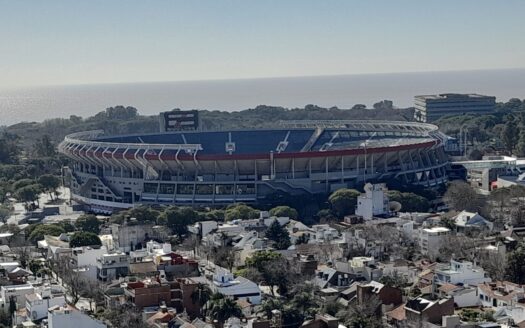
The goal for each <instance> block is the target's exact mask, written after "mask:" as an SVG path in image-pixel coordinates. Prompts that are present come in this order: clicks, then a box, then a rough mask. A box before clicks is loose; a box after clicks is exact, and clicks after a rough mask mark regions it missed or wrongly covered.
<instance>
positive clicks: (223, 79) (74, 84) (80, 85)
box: [0, 67, 525, 90]
mask: <svg viewBox="0 0 525 328" xmlns="http://www.w3.org/2000/svg"><path fill="white" fill-rule="evenodd" d="M512 70H525V67H512V68H479V69H461V70H458V69H450V70H428V71H427V70H423V71H395V72H371V73H341V74H319V75H291V76H260V77H239V78H210V79H187V80H155V81H153V80H151V81H127V82H93V83H72V84H41V85H15V86H2V85H0V89H3V90H13V89H33V88H45V87H50V88H52V87H86V86H101V85H127V84H128V85H129V84H157V83H187V82H226V81H243V80H245V81H253V80H277V79H302V78H323V77H344V76H371V75H399V74H423V73H436V74H440V73H455V72H456V73H460V72H484V71H512Z"/></svg>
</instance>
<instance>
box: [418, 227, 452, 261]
mask: <svg viewBox="0 0 525 328" xmlns="http://www.w3.org/2000/svg"><path fill="white" fill-rule="evenodd" d="M449 234H450V229H448V228H445V227H433V228H425V229H421V230H420V235H419V246H420V247H421V254H423V255H426V256H429V257H431V258H434V257H436V256H438V255H439V249H440V248H441V246H442V245H443V242H444V240H445V238H446V237H447V236H449Z"/></svg>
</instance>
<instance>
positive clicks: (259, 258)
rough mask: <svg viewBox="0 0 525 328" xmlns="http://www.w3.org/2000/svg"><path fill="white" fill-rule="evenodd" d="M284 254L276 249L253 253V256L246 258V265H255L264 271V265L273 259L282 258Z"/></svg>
mask: <svg viewBox="0 0 525 328" xmlns="http://www.w3.org/2000/svg"><path fill="white" fill-rule="evenodd" d="M281 258H282V255H281V254H279V253H277V252H275V251H260V252H255V253H253V255H252V256H250V257H248V258H247V259H246V266H248V267H254V268H256V269H257V270H258V271H260V272H262V271H263V270H264V267H265V266H266V265H267V264H268V263H269V262H271V261H274V260H277V259H281Z"/></svg>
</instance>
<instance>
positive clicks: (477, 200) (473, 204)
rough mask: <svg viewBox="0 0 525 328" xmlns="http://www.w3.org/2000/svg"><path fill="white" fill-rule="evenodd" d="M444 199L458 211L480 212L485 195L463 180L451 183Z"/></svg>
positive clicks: (451, 207)
mask: <svg viewBox="0 0 525 328" xmlns="http://www.w3.org/2000/svg"><path fill="white" fill-rule="evenodd" d="M443 201H444V202H445V203H446V204H447V205H448V206H449V208H450V209H453V210H456V211H463V210H466V211H470V212H479V211H480V210H481V209H482V207H483V197H482V196H481V195H480V194H478V193H477V192H476V190H474V188H472V186H470V185H469V184H467V183H466V182H463V181H452V182H451V183H449V184H448V188H447V191H446V192H445V195H444V196H443Z"/></svg>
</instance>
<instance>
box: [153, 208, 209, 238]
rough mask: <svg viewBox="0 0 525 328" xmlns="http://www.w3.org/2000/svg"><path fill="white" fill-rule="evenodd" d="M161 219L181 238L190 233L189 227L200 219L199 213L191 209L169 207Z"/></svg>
mask: <svg viewBox="0 0 525 328" xmlns="http://www.w3.org/2000/svg"><path fill="white" fill-rule="evenodd" d="M161 218H162V220H163V221H164V222H166V225H167V226H168V227H169V228H170V229H171V231H172V232H173V233H174V234H176V235H177V236H179V238H181V237H182V236H183V235H185V234H186V233H187V232H188V225H190V224H193V223H195V222H197V221H198V220H199V219H200V216H199V213H198V212H197V211H195V210H194V209H192V208H191V207H175V206H172V207H169V208H167V209H166V210H164V212H162V214H161Z"/></svg>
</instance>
